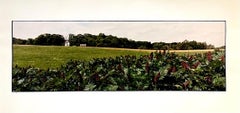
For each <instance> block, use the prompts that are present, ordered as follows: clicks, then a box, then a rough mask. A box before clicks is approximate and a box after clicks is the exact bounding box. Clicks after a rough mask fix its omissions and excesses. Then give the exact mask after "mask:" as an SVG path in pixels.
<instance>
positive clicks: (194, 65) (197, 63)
mask: <svg viewBox="0 0 240 113" xmlns="http://www.w3.org/2000/svg"><path fill="white" fill-rule="evenodd" d="M199 64H200V62H196V63H195V64H193V66H192V68H193V69H196V68H197V67H198V65H199Z"/></svg>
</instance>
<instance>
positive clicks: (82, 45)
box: [79, 44, 87, 47]
mask: <svg viewBox="0 0 240 113" xmlns="http://www.w3.org/2000/svg"><path fill="white" fill-rule="evenodd" d="M79 46H80V47H86V46H87V44H80V45H79Z"/></svg>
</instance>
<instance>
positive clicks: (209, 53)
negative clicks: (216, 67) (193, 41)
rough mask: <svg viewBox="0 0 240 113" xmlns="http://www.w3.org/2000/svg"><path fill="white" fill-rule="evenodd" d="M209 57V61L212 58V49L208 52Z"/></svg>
mask: <svg viewBox="0 0 240 113" xmlns="http://www.w3.org/2000/svg"><path fill="white" fill-rule="evenodd" d="M207 59H208V61H211V60H212V53H211V52H210V51H209V52H208V53H207Z"/></svg>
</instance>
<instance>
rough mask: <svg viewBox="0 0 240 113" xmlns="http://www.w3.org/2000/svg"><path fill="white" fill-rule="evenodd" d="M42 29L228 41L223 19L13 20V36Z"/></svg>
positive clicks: (35, 33) (218, 43)
mask: <svg viewBox="0 0 240 113" xmlns="http://www.w3.org/2000/svg"><path fill="white" fill-rule="evenodd" d="M43 33H55V34H61V35H63V36H65V37H67V36H68V34H69V33H73V34H84V33H90V34H95V35H97V34H99V33H104V34H106V35H110V34H111V35H114V36H117V37H126V38H128V39H132V40H141V41H150V42H160V41H163V42H182V41H183V40H185V39H187V40H190V41H191V40H196V41H198V42H206V43H207V44H213V45H214V46H215V47H218V46H223V45H225V23H224V22H13V37H17V38H22V39H27V38H36V37H37V36H38V35H40V34H43Z"/></svg>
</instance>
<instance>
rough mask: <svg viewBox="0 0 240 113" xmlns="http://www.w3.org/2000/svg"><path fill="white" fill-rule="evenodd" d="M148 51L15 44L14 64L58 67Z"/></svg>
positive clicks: (146, 52)
mask: <svg viewBox="0 0 240 113" xmlns="http://www.w3.org/2000/svg"><path fill="white" fill-rule="evenodd" d="M148 53H149V52H148V51H141V50H139V51H136V50H134V51H133V50H124V49H109V48H97V47H74V46H73V47H64V46H23V45H13V66H15V65H18V66H20V67H26V66H34V67H39V68H43V69H47V68H57V67H59V66H61V65H62V64H65V63H66V62H67V61H69V60H71V59H73V60H85V61H88V60H90V59H93V58H102V57H115V56H120V55H136V56H140V55H144V54H148Z"/></svg>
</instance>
